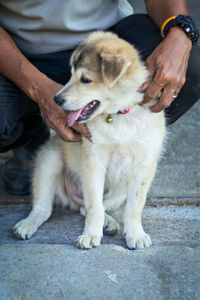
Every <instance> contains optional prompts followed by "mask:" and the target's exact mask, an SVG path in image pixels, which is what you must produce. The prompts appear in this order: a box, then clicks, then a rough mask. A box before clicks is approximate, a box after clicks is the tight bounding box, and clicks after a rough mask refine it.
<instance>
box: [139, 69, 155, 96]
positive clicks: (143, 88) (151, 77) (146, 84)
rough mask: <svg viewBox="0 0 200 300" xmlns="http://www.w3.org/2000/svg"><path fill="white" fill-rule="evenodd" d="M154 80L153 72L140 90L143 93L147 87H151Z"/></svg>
mask: <svg viewBox="0 0 200 300" xmlns="http://www.w3.org/2000/svg"><path fill="white" fill-rule="evenodd" d="M152 80H153V73H152V74H149V75H148V77H147V79H146V81H145V82H144V83H143V85H142V86H141V87H140V88H139V92H140V93H143V92H145V91H146V89H147V88H148V87H149V85H150V84H151V82H152Z"/></svg>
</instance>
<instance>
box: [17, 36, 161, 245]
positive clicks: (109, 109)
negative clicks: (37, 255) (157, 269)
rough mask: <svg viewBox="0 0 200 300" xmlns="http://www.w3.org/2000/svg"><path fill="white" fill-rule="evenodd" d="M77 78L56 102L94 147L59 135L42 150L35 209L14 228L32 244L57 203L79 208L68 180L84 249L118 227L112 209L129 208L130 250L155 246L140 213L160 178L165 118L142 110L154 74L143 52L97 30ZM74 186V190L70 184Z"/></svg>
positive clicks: (84, 48)
mask: <svg viewBox="0 0 200 300" xmlns="http://www.w3.org/2000/svg"><path fill="white" fill-rule="evenodd" d="M71 66H72V76H71V79H70V81H69V82H68V83H67V84H66V85H65V86H64V87H63V89H62V90H61V91H60V92H58V94H57V96H56V97H55V101H56V102H58V103H59V105H61V107H62V108H63V109H65V110H67V111H69V112H70V113H69V115H68V126H72V125H73V124H74V123H75V122H79V123H86V124H87V127H88V129H89V131H90V132H91V135H92V142H90V141H89V140H87V139H86V138H84V137H83V138H82V142H81V143H66V142H63V141H62V140H61V139H60V138H59V137H58V136H54V137H52V138H51V139H50V141H49V142H48V143H47V144H46V145H45V146H43V147H42V149H41V150H40V152H39V153H38V157H37V160H36V168H35V174H34V180H33V193H34V199H33V208H32V211H31V212H30V214H29V216H28V217H27V218H26V219H23V220H21V221H20V222H19V223H17V224H16V225H15V233H16V234H17V236H19V237H20V238H22V239H25V238H30V237H31V236H32V235H33V234H34V233H35V232H36V231H37V229H38V227H39V226H40V225H42V224H43V223H44V222H45V221H46V220H47V219H48V218H49V217H50V215H51V213H52V207H53V203H54V199H55V198H56V199H59V200H60V201H62V203H63V204H69V205H70V206H72V200H71V195H70V189H69V190H68V189H66V190H65V185H64V176H65V177H66V178H67V180H68V182H73V184H75V185H77V186H79V187H81V189H82V192H83V195H84V207H85V211H86V219H85V228H84V231H83V234H82V235H80V236H79V237H78V239H77V241H76V245H77V246H78V247H79V248H83V249H88V248H92V247H96V246H99V245H100V242H101V238H102V235H103V226H106V227H107V229H108V230H111V231H112V230H115V229H117V228H118V224H117V223H116V222H115V221H114V219H113V218H111V217H110V216H108V215H107V214H106V213H105V211H109V210H112V209H114V208H117V207H119V206H120V205H121V204H122V203H123V202H124V201H126V205H125V209H124V235H125V239H126V243H127V246H128V247H129V248H130V249H142V248H144V247H148V246H150V245H151V239H150V237H149V235H148V234H146V233H145V232H144V230H143V227H142V222H141V215H142V210H143V207H144V204H145V200H146V195H147V191H148V189H149V186H150V184H151V181H152V179H153V177H154V174H155V170H156V165H157V160H158V158H159V154H160V151H161V148H162V144H163V138H164V135H165V120H164V115H163V112H161V113H156V114H155V113H152V112H151V111H150V110H149V109H148V107H147V106H145V107H144V106H140V105H138V104H139V103H140V102H141V101H142V99H143V95H142V94H141V93H139V92H138V89H139V88H140V86H141V85H142V83H144V81H145V79H146V77H147V71H146V69H145V67H144V65H143V63H142V62H141V61H140V59H139V56H138V54H137V51H136V50H135V49H134V48H133V46H131V45H130V44H129V43H127V42H126V41H124V40H122V39H119V38H118V36H117V35H115V34H112V33H109V32H107V33H105V32H95V33H92V34H90V35H89V36H88V38H87V39H86V40H85V41H84V42H83V43H82V44H80V45H79V46H78V48H77V49H76V50H75V51H74V53H73V55H72V58H71ZM67 186H69V184H68V185H67Z"/></svg>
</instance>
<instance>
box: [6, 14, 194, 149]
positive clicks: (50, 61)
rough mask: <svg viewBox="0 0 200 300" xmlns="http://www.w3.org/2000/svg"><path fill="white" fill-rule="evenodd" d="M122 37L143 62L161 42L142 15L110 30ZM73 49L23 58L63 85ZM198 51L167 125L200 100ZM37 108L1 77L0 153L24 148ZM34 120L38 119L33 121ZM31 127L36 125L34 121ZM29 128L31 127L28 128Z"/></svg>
mask: <svg viewBox="0 0 200 300" xmlns="http://www.w3.org/2000/svg"><path fill="white" fill-rule="evenodd" d="M110 31H113V32H115V33H117V34H118V35H119V36H120V37H121V38H123V39H125V40H127V41H129V42H130V43H131V44H133V45H134V46H135V47H136V48H137V49H138V50H139V52H140V55H141V57H142V59H143V60H144V61H145V60H146V58H147V57H148V56H149V55H150V54H151V53H152V51H153V50H154V48H155V47H156V46H157V45H158V44H159V43H160V42H161V37H160V31H159V28H158V27H157V26H156V25H155V24H154V23H153V22H152V20H151V19H150V18H149V17H148V16H147V15H144V14H141V15H139V14H138V15H132V16H128V17H127V18H125V19H123V20H121V21H120V22H119V23H118V24H116V25H115V26H113V27H112V28H110ZM71 53H72V50H68V51H62V52H57V53H51V54H42V55H28V54H25V55H26V57H27V58H28V59H29V60H30V62H31V63H32V64H34V65H35V66H36V67H37V68H38V69H39V70H40V71H41V72H43V73H45V74H46V75H47V76H48V77H50V78H51V79H53V80H55V81H56V82H59V83H61V84H65V83H66V82H67V81H68V80H69V78H70V67H69V59H70V56H71ZM199 66H200V48H199V47H197V46H194V47H193V49H192V52H191V56H190V60H189V66H188V70H187V76H186V83H185V85H184V86H183V88H182V90H181V91H180V93H179V95H178V97H177V98H176V99H175V101H173V103H172V104H171V106H170V107H169V108H167V109H166V115H167V120H168V124H172V123H173V122H174V121H176V120H177V119H178V118H180V117H181V116H182V115H183V114H184V113H185V112H186V111H187V110H188V109H189V108H190V107H192V105H194V104H195V103H196V102H197V101H198V99H199V98H200V68H199ZM38 113H39V108H38V106H37V104H36V103H35V102H33V101H32V100H30V99H29V98H28V97H27V96H26V95H25V94H24V93H23V92H22V91H20V90H19V89H18V88H17V87H16V86H15V85H14V84H13V83H12V82H10V81H9V80H7V79H6V78H5V77H3V76H0V120H1V121H0V152H4V151H6V150H8V149H12V148H13V147H19V146H23V145H24V144H25V143H26V142H27V139H28V138H29V139H30V136H28V135H27V134H26V130H27V124H28V125H29V127H30V126H31V124H32V122H31V120H32V119H33V118H34V116H35V114H37V115H38ZM35 119H37V118H35ZM33 124H34V126H37V124H35V123H34V122H33ZM29 129H30V128H29Z"/></svg>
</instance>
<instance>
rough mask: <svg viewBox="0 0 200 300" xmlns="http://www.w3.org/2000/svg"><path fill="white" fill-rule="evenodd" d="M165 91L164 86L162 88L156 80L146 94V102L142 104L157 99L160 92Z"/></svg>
mask: <svg viewBox="0 0 200 300" xmlns="http://www.w3.org/2000/svg"><path fill="white" fill-rule="evenodd" d="M162 89H163V86H161V85H160V84H159V83H158V82H156V81H155V80H154V81H153V82H152V83H151V85H150V86H149V88H148V89H147V91H146V93H145V94H144V100H143V101H142V103H141V104H145V103H147V102H149V101H151V100H153V99H155V98H156V97H157V96H158V95H159V93H160V91H161V90H162Z"/></svg>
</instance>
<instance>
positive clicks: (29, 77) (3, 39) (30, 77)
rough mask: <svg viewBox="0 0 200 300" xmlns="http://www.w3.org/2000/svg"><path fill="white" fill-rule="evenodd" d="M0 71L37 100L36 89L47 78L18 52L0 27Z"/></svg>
mask: <svg viewBox="0 0 200 300" xmlns="http://www.w3.org/2000/svg"><path fill="white" fill-rule="evenodd" d="M0 45H1V47H0V73H1V74H2V75H4V76H5V77H7V78H8V79H10V80H11V81H12V82H14V83H15V84H16V85H17V86H18V87H19V88H20V89H21V90H23V91H24V92H25V93H26V94H27V95H28V96H29V97H30V98H31V99H32V100H35V101H37V89H38V87H39V86H40V85H41V84H42V82H45V81H46V80H47V77H46V75H44V74H43V73H41V72H40V71H39V70H38V69H37V68H35V67H34V66H33V65H32V64H31V63H30V62H29V61H28V60H27V59H26V57H25V56H24V55H23V54H22V53H21V52H20V50H19V49H18V48H17V46H16V45H15V43H14V41H13V40H12V39H11V38H10V36H9V35H8V34H7V32H6V31H5V30H4V29H3V28H1V27H0Z"/></svg>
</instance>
